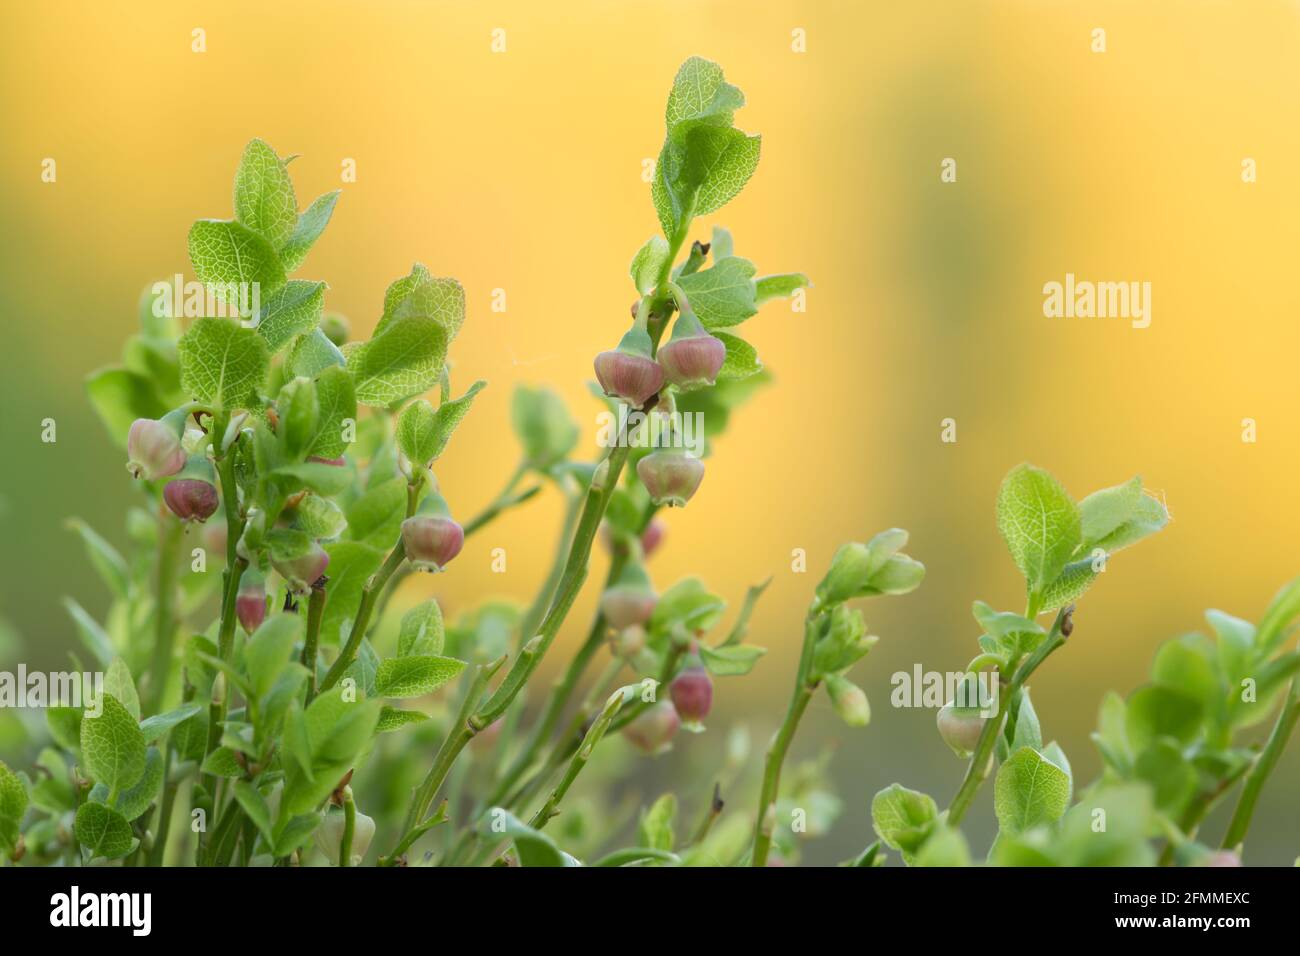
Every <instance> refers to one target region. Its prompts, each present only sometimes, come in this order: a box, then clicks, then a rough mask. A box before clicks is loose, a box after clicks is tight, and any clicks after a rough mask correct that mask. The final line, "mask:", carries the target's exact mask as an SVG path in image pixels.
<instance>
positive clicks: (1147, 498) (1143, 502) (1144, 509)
mask: <svg viewBox="0 0 1300 956" xmlns="http://www.w3.org/2000/svg"><path fill="white" fill-rule="evenodd" d="M1134 480H1135V481H1136V480H1137V479H1134ZM1168 523H1169V512H1168V510H1167V509H1166V508H1165V506H1164V504H1163V503H1162V502H1161V501H1160V499H1158V498H1153V497H1152V496H1151V495H1148V494H1146V493H1143V494H1142V495H1141V496H1140V497H1139V498H1138V502H1137V505H1136V507H1135V508H1134V510H1133V513H1132V515H1131V517H1130V518H1129V519H1128V520H1127V521H1125V522H1124V523H1123V524H1121V525H1119V526H1118V527H1116V528H1115V529H1114V530H1112V531H1110V532H1109V533H1107V534H1106V535H1104V536H1102V537H1100V538H1098V539H1096V540H1095V541H1089V542H1088V547H1089V548H1090V549H1091V548H1101V549H1102V550H1103V551H1105V552H1106V553H1107V554H1113V553H1114V552H1116V551H1119V550H1121V549H1123V548H1127V547H1129V546H1130V545H1133V544H1136V543H1137V542H1139V541H1141V540H1142V539H1143V538H1145V537H1147V536H1148V535H1153V534H1155V533H1156V532H1157V531H1160V530H1161V529H1162V528H1164V526H1165V525H1167V524H1168Z"/></svg>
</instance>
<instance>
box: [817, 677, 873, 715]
mask: <svg viewBox="0 0 1300 956" xmlns="http://www.w3.org/2000/svg"><path fill="white" fill-rule="evenodd" d="M826 690H827V692H828V693H829V694H830V695H831V706H832V707H834V708H835V713H836V714H838V715H839V718H840V720H842V721H844V722H845V723H846V724H848V725H849V726H850V727H865V726H867V723H868V722H869V721H870V720H871V705H870V704H869V703H868V702H867V695H866V694H865V693H864V692H863V690H862V688H861V687H859V686H858V685H857V684H855V683H853V681H851V680H849V679H848V678H847V677H842V676H841V675H839V674H831V675H830V676H829V677H827V678H826Z"/></svg>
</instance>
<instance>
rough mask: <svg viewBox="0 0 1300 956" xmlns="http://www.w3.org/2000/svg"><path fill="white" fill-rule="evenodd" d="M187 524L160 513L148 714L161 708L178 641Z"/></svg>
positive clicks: (168, 514) (165, 513) (165, 512)
mask: <svg viewBox="0 0 1300 956" xmlns="http://www.w3.org/2000/svg"><path fill="white" fill-rule="evenodd" d="M184 530H185V528H184V525H182V524H181V523H180V521H178V520H177V519H176V518H174V517H173V516H172V515H171V514H170V513H169V512H168V511H167V510H166V509H159V512H158V599H157V600H158V606H157V611H156V614H155V624H156V625H157V626H156V628H155V631H154V642H153V663H152V664H150V665H149V677H150V688H149V704H148V708H147V709H146V711H145V712H146V713H149V714H156V713H159V712H161V711H162V708H163V703H164V702H165V701H166V698H167V680H168V678H169V677H171V669H172V651H173V649H174V647H175V644H176V558H177V555H178V554H179V552H180V544H181V536H182V534H183V533H184Z"/></svg>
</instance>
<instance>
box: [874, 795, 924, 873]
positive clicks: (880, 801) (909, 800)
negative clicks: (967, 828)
mask: <svg viewBox="0 0 1300 956" xmlns="http://www.w3.org/2000/svg"><path fill="white" fill-rule="evenodd" d="M938 816H939V808H938V807H937V806H936V805H935V802H934V799H933V798H932V797H929V796H927V795H926V794H924V793H920V792H919V791H916V790H909V789H907V788H906V787H904V786H903V785H902V784H898V783H894V784H890V785H889V786H888V787H886V788H885V789H884V790H881V791H880V792H879V793H877V794H876V795H875V797H874V798H873V799H872V801H871V825H872V827H873V828H874V829H875V831H876V835H877V836H879V837H880V839H881V840H883V841H884V843H885V845H886V846H888V847H891V848H893V849H895V850H898V851H900V852H901V853H902V854H903V857H904V859H906V860H908V861H909V862H910V861H911V859H912V855H913V854H914V853H915V852H916V851H917V850H919V849H920V848H921V846H922V844H924V843H925V840H926V838H927V837H928V836H929V835H930V832H931V830H932V829H933V828H934V825H935V821H936V820H937V819H938Z"/></svg>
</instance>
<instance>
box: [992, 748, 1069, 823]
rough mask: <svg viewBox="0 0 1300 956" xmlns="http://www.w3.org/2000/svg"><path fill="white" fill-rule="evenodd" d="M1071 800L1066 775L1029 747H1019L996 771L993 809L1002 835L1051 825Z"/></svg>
mask: <svg viewBox="0 0 1300 956" xmlns="http://www.w3.org/2000/svg"><path fill="white" fill-rule="evenodd" d="M1069 800H1070V781H1069V778H1068V777H1067V776H1066V774H1065V772H1064V771H1063V770H1061V769H1060V768H1059V767H1057V766H1056V765H1055V764H1053V763H1052V762H1050V761H1048V760H1045V759H1044V758H1043V757H1042V756H1041V755H1040V754H1039V753H1038V752H1037V751H1036V750H1034V749H1033V748H1031V747H1021V748H1020V749H1019V750H1017V751H1016V752H1015V753H1014V754H1012V755H1011V759H1010V760H1008V761H1007V762H1006V763H1004V764H1003V765H1002V766H1001V767H999V768H998V775H997V779H996V780H994V782H993V808H994V812H995V813H996V814H997V818H998V825H999V826H1000V827H1001V828H1002V831H1003V832H1004V833H1011V834H1017V833H1023V832H1024V831H1025V830H1028V829H1029V828H1030V827H1034V826H1037V825H1038V824H1040V823H1054V822H1055V821H1057V820H1059V819H1060V818H1061V816H1062V815H1063V814H1064V813H1065V811H1066V808H1067V807H1068V805H1069Z"/></svg>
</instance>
